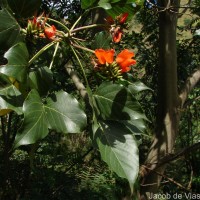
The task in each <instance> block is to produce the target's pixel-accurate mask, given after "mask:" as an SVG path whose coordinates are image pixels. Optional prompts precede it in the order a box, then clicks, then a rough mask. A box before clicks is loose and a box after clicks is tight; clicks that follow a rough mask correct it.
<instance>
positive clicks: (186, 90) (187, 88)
mask: <svg viewBox="0 0 200 200" xmlns="http://www.w3.org/2000/svg"><path fill="white" fill-rule="evenodd" d="M199 81H200V68H198V69H197V70H196V71H194V72H193V74H192V75H191V76H190V77H189V78H188V79H187V81H186V83H185V85H184V87H183V89H182V90H181V92H180V94H179V98H180V101H181V102H180V103H181V108H182V107H183V105H184V103H185V101H186V100H187V98H188V95H189V94H190V92H191V91H192V89H193V88H194V87H195V86H196V84H197V83H198V82H199Z"/></svg>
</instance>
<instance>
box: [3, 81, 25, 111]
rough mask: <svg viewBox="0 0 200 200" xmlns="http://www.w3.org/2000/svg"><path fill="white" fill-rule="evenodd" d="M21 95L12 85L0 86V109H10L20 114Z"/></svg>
mask: <svg viewBox="0 0 200 200" xmlns="http://www.w3.org/2000/svg"><path fill="white" fill-rule="evenodd" d="M23 101H24V99H23V96H22V94H21V93H20V92H19V90H18V89H17V88H16V87H15V86H14V85H9V86H6V87H4V88H0V110H2V109H11V110H14V111H15V112H16V113H17V114H18V115H20V114H22V105H23Z"/></svg>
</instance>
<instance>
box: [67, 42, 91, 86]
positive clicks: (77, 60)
mask: <svg viewBox="0 0 200 200" xmlns="http://www.w3.org/2000/svg"><path fill="white" fill-rule="evenodd" d="M70 47H71V49H72V51H73V53H74V55H75V57H76V59H77V61H78V63H79V65H80V67H81V70H82V72H83V76H84V79H85V82H86V85H87V87H88V88H90V87H89V83H88V80H87V77H86V74H85V70H84V68H83V65H82V63H81V61H80V59H79V57H78V55H77V53H76V51H75V49H74V48H73V47H72V46H71V45H70Z"/></svg>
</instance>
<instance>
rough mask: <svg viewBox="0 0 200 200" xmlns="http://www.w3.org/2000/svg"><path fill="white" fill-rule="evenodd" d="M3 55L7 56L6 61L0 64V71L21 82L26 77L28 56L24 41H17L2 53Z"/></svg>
mask: <svg viewBox="0 0 200 200" xmlns="http://www.w3.org/2000/svg"><path fill="white" fill-rule="evenodd" d="M4 57H5V58H7V60H8V63H7V64H6V65H3V66H1V68H0V73H2V74H5V75H7V76H9V77H13V78H15V79H17V80H18V81H20V82H23V81H24V80H25V79H26V77H27V66H28V58H29V54H28V50H27V48H26V45H25V44H24V43H17V44H16V45H14V46H13V47H11V48H10V49H9V50H8V51H7V52H6V53H5V54H4Z"/></svg>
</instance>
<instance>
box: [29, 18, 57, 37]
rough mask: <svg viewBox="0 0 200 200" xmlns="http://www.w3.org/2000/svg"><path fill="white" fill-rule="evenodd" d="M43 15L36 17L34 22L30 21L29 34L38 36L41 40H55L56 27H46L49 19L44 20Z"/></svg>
mask: <svg viewBox="0 0 200 200" xmlns="http://www.w3.org/2000/svg"><path fill="white" fill-rule="evenodd" d="M42 17H43V14H42V15H41V16H39V17H34V18H33V19H32V20H28V25H27V34H28V35H37V36H39V37H41V38H45V37H46V38H48V39H50V40H53V39H54V38H55V36H56V27H55V26H54V25H52V26H50V27H45V23H46V20H47V18H45V19H44V20H42Z"/></svg>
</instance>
